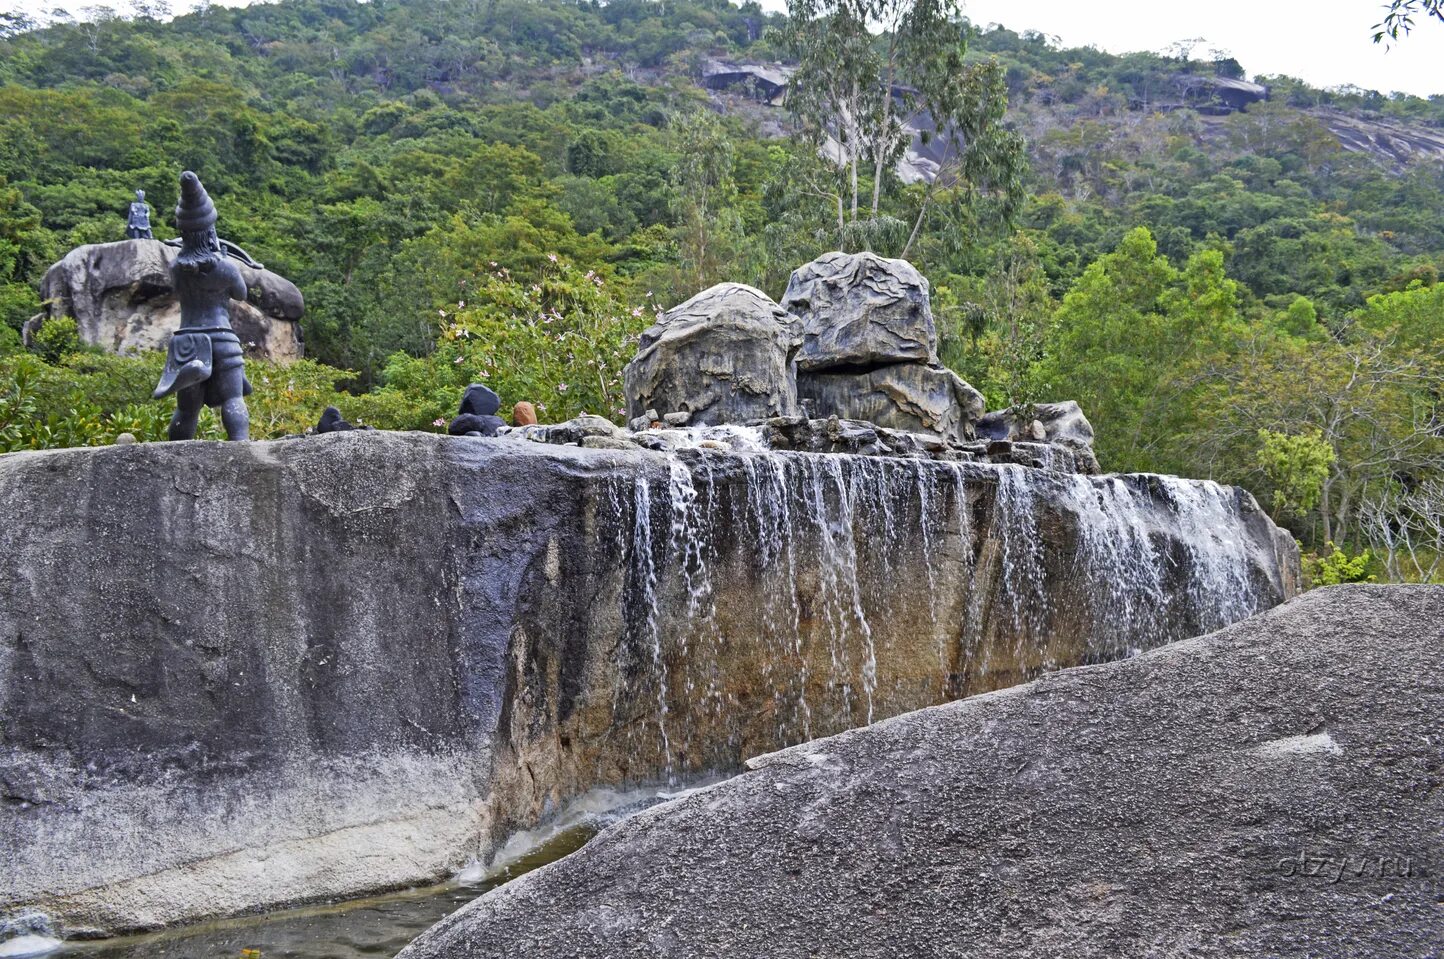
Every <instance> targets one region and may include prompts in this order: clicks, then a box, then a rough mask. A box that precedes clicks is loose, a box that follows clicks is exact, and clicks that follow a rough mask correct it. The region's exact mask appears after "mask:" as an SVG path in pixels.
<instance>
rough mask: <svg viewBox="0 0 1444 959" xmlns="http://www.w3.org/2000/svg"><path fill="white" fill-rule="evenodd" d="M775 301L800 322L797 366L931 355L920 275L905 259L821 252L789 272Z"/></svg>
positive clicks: (929, 314)
mask: <svg viewBox="0 0 1444 959" xmlns="http://www.w3.org/2000/svg"><path fill="white" fill-rule="evenodd" d="M781 305H782V308H783V309H784V310H787V311H788V312H790V313H794V314H796V315H797V316H798V317H799V318H801V320H802V322H803V341H802V351H801V352H800V353H799V354H798V356H797V368H798V369H799V370H801V371H809V370H829V369H837V368H839V367H843V368H846V367H862V368H871V367H877V366H886V365H890V364H894V363H909V362H915V363H936V362H937V359H938V355H937V341H938V334H937V330H936V328H935V327H934V325H933V311H932V307H931V306H930V305H929V302H928V281H927V280H926V279H925V278H924V277H923V275H922V274H921V273H919V272H918V271H917V270H916V269H914V268H913V265H912V264H911V263H909V262H907V261H906V260H888V259H884V258H883V257H880V256H878V255H876V254H875V253H826V254H823V255H822V256H820V257H818V258H817V259H816V260H813V261H812V262H811V263H809V264H807V265H806V266H803V267H800V268H799V269H797V270H794V271H793V273H792V278H791V279H790V280H789V281H788V283H787V292H786V293H784V294H783V295H782V303H781ZM859 418H863V417H859ZM879 425H886V424H879Z"/></svg>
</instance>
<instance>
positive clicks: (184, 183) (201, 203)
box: [175, 170, 216, 233]
mask: <svg viewBox="0 0 1444 959" xmlns="http://www.w3.org/2000/svg"><path fill="white" fill-rule="evenodd" d="M175 225H176V227H177V228H178V229H179V230H180V231H181V232H182V233H198V232H200V231H202V230H207V229H210V228H211V227H213V226H215V225H216V205H215V204H214V203H212V202H211V197H210V194H208V193H206V188H205V187H203V186H201V181H200V177H198V176H196V175H195V174H194V173H192V172H191V171H189V170H187V171H186V172H184V173H182V174H181V179H180V202H179V203H177V204H176V208H175Z"/></svg>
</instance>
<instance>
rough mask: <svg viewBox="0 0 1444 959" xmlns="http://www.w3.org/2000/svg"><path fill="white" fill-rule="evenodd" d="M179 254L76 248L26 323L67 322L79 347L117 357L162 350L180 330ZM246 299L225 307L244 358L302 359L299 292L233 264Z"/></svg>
mask: <svg viewBox="0 0 1444 959" xmlns="http://www.w3.org/2000/svg"><path fill="white" fill-rule="evenodd" d="M177 252H179V251H178V250H177V249H176V248H175V247H172V246H168V245H166V244H165V243H162V242H160V241H159V240H121V241H119V242H116V243H95V244H88V245H86V246H79V247H76V248H75V249H73V250H71V251H70V252H69V253H67V254H66V255H65V256H64V258H62V259H61V260H60V262H58V263H56V264H55V265H53V266H51V267H50V269H49V270H47V271H46V272H45V278H44V279H43V280H42V281H41V283H40V298H41V300H42V301H44V302H45V304H46V310H45V312H44V313H42V314H40V316H38V317H36V318H35V319H33V320H31V321H30V326H31V327H32V328H33V327H34V326H35V325H36V324H38V323H40V322H43V321H44V320H45V319H46V318H58V317H64V316H68V317H72V318H73V319H74V320H75V323H76V326H77V327H78V329H79V332H80V338H81V340H82V341H83V342H85V343H88V344H90V345H92V346H99V347H103V348H104V349H107V350H110V351H112V352H116V353H134V352H138V351H142V350H163V349H165V348H166V345H167V343H168V342H169V339H170V334H171V333H173V332H175V330H176V328H177V327H178V326H179V325H180V303H179V302H177V301H176V298H175V290H174V288H173V287H172V286H171V277H170V266H171V264H172V263H173V262H174V261H175V258H176V254H177ZM236 265H237V266H239V267H240V270H241V276H242V277H244V278H245V281H246V290H247V299H246V302H244V303H241V302H237V301H234V300H233V301H231V326H232V327H233V328H234V329H235V330H236V333H237V334H238V335H239V336H240V338H241V344H242V345H243V347H244V348H245V350H246V355H248V356H251V357H256V358H258V359H267V360H275V361H279V362H286V361H289V360H295V359H299V358H300V357H301V354H302V340H301V327H300V324H299V322H298V321H299V320H300V318H301V315H302V313H303V312H304V309H305V303H304V301H303V299H302V297H301V291H300V290H298V289H296V286H295V284H293V283H292V282H291V281H290V280H287V279H286V278H285V277H282V276H279V275H277V274H275V273H272V272H271V271H270V270H265V269H256V268H254V267H251V266H248V265H246V264H245V263H242V262H240V261H237V264H236Z"/></svg>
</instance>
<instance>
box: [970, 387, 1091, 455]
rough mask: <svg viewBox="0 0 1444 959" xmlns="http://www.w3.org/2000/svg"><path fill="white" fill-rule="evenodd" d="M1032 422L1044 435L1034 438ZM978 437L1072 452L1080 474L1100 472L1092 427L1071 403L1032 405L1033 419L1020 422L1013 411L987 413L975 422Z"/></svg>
mask: <svg viewBox="0 0 1444 959" xmlns="http://www.w3.org/2000/svg"><path fill="white" fill-rule="evenodd" d="M1032 423H1037V424H1038V425H1039V426H1041V427H1042V431H1043V435H1042V436H1034V435H1033V433H1032ZM977 430H978V436H979V437H980V438H986V439H990V440H1017V439H1024V440H1029V439H1032V440H1036V441H1040V442H1045V443H1051V444H1053V445H1055V446H1061V447H1063V448H1065V449H1068V450H1071V451H1073V453H1074V454H1075V456H1076V458H1077V459H1078V462H1079V471H1080V472H1084V473H1097V472H1099V471H1100V470H1099V466H1098V457H1097V456H1096V455H1095V454H1094V452H1093V424H1092V423H1090V422H1088V417H1086V416H1084V415H1083V410H1082V409H1081V408H1080V407H1079V406H1078V404H1077V403H1075V402H1074V401H1073V400H1066V401H1064V402H1062V403H1035V404H1034V405H1033V420H1032V422H1030V423H1024V422H1021V421H1020V419H1019V417H1018V415H1017V413H1016V412H1015V411H1014V410H1011V409H1007V410H1000V411H998V412H996V413H989V414H987V415H986V416H984V417H982V419H980V420H978V426H977Z"/></svg>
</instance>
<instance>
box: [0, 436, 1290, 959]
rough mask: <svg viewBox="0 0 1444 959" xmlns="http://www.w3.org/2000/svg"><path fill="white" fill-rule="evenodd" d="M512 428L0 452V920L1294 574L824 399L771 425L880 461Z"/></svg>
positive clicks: (1192, 616)
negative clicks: (820, 416) (834, 411)
mask: <svg viewBox="0 0 1444 959" xmlns="http://www.w3.org/2000/svg"><path fill="white" fill-rule="evenodd" d="M537 429H542V428H538V427H526V428H522V429H520V430H509V431H508V432H507V433H506V434H505V435H503V436H500V437H497V438H482V437H451V436H440V435H434V434H420V433H386V432H380V431H362V430H355V431H342V432H334V433H327V434H324V435H317V436H307V437H303V438H296V439H291V440H282V441H276V442H262V443H204V442H192V443H164V444H134V445H129V446H116V447H107V448H96V449H72V450H54V451H46V452H26V453H12V454H7V455H5V456H0V516H3V517H4V522H0V913H4V912H7V911H18V910H20V909H23V908H26V907H33V908H36V909H39V910H42V911H44V912H46V913H48V914H49V915H50V916H51V917H52V918H53V919H55V920H56V921H57V923H58V924H60V925H62V926H63V927H65V928H66V929H67V930H69V931H71V932H76V931H84V930H87V929H89V930H94V931H110V932H114V931H120V930H126V929H135V928H144V927H154V926H159V925H164V924H170V923H176V922H180V921H185V920H193V919H198V918H203V917H207V916H215V915H225V914H232V913H238V912H244V911H248V910H254V909H257V908H263V907H267V906H277V905H282V904H287V903H292V902H297V901H302V900H312V899H321V898H332V897H342V896H346V895H354V894H359V893H364V892H367V891H371V890H377V889H385V888H395V887H398V886H402V885H407V884H418V883H424V882H428V881H432V880H436V879H439V878H442V877H444V876H446V875H448V874H450V873H451V872H452V871H453V870H455V869H456V868H458V867H459V866H461V865H462V864H463V863H464V862H466V861H467V860H468V859H470V858H472V857H478V858H484V857H485V856H486V855H488V853H489V851H490V850H491V849H492V848H493V843H494V842H495V841H496V840H497V839H499V838H500V837H503V836H505V835H506V834H507V833H508V832H509V831H510V830H511V829H514V828H522V827H528V826H531V825H534V824H536V822H537V821H538V820H539V819H540V818H541V817H543V816H544V815H545V814H546V813H547V811H548V810H551V809H555V808H557V805H558V804H559V803H560V802H562V801H564V800H565V799H567V798H568V797H570V796H573V795H576V794H578V793H580V792H582V791H584V790H586V789H588V788H590V787H593V786H596V785H604V784H622V783H629V782H631V783H635V782H642V781H658V780H661V781H665V780H666V779H667V777H669V776H682V775H690V774H692V773H696V772H699V771H703V770H726V769H735V768H737V767H738V766H739V765H740V764H741V762H742V761H743V760H745V759H747V758H748V757H751V756H755V755H758V754H761V753H765V752H769V751H772V750H775V749H778V748H780V747H784V746H787V745H790V744H793V743H798V742H802V741H805V740H807V739H810V738H813V737H815V736H819V735H826V734H829V733H834V732H839V731H841V730H844V729H847V728H850V727H853V726H857V725H860V724H862V723H866V722H869V721H871V720H877V719H882V718H885V717H888V716H893V715H896V714H898V713H902V712H905V711H907V710H910V709H916V708H918V707H920V706H926V705H931V704H935V703H939V702H944V701H946V700H948V699H950V698H954V697H957V696H959V695H965V694H968V693H974V692H980V691H984V690H989V689H995V688H999V687H1003V686H1008V685H1011V684H1013V683H1017V682H1020V681H1024V680H1027V679H1030V678H1032V677H1034V676H1036V675H1038V674H1039V672H1041V671H1044V670H1048V669H1052V668H1055V667H1058V666H1065V665H1071V664H1075V663H1080V662H1090V661H1098V660H1107V659H1113V658H1117V657H1119V656H1125V655H1128V654H1129V653H1130V652H1132V651H1134V650H1136V649H1140V648H1148V647H1151V646H1153V645H1156V644H1158V643H1161V642H1164V641H1166V640H1169V639H1173V638H1178V637H1181V636H1188V635H1193V634H1196V633H1198V632H1202V631H1205V630H1208V629H1211V628H1215V627H1217V626H1219V625H1222V624H1223V623H1227V622H1232V621H1235V620H1237V619H1239V618H1241V617H1244V616H1247V615H1249V614H1251V613H1253V612H1256V611H1258V610H1261V609H1265V608H1268V607H1270V606H1272V605H1274V604H1276V603H1278V602H1280V601H1282V600H1283V599H1285V598H1287V597H1288V596H1289V595H1291V594H1292V593H1293V592H1294V591H1295V590H1296V589H1297V575H1298V556H1297V553H1296V551H1295V549H1294V546H1293V542H1292V540H1291V539H1290V538H1289V537H1288V536H1287V535H1286V534H1284V533H1282V532H1281V531H1279V530H1278V529H1276V528H1275V527H1274V526H1273V524H1272V523H1270V522H1269V520H1268V518H1267V516H1266V515H1265V514H1264V513H1263V512H1262V511H1261V510H1259V508H1258V506H1257V504H1255V503H1254V501H1253V499H1252V498H1251V497H1249V496H1248V495H1247V494H1246V493H1243V492H1241V491H1238V490H1233V489H1227V488H1224V487H1220V486H1217V485H1215V484H1211V483H1195V482H1191V481H1186V480H1177V479H1172V478H1169V477H1158V476H1123V477H1087V476H1080V475H1076V474H1069V473H1062V472H1057V471H1052V470H1042V469H1025V468H1022V467H1021V466H1018V465H998V464H997V463H986V462H982V461H977V462H969V461H962V460H956V459H955V460H947V461H937V460H933V459H930V458H925V457H924V456H923V455H922V454H924V453H928V452H929V451H928V450H926V448H925V447H923V446H922V444H923V443H929V442H930V443H932V444H933V445H934V446H935V447H937V453H936V455H942V454H943V453H946V452H948V451H949V450H948V448H946V447H945V446H944V445H943V444H941V442H940V441H938V440H937V439H936V438H934V439H931V440H929V439H926V438H924V439H921V440H919V439H916V438H914V437H912V436H910V435H907V434H887V433H879V432H878V431H876V430H875V429H874V428H872V427H866V426H864V425H848V424H844V423H843V422H842V421H811V422H809V421H804V420H780V421H775V423H774V425H771V426H768V427H766V429H768V430H775V431H776V432H777V433H778V434H779V439H778V443H779V444H781V443H784V442H785V443H792V444H795V446H796V447H797V448H808V447H810V445H812V444H819V445H821V444H832V448H833V449H837V450H846V449H848V448H849V444H853V443H856V444H860V445H859V446H857V447H853V448H869V447H870V446H874V445H876V446H881V445H882V444H883V443H884V442H886V443H890V444H894V445H895V446H896V448H897V451H898V454H899V455H895V456H890V457H883V456H857V455H823V456H819V455H812V454H809V453H794V452H773V451H769V450H767V449H766V448H765V447H763V446H761V445H760V444H759V445H749V444H748V443H747V442H745V441H744V440H745V439H746V437H745V435H744V431H740V430H737V429H736V428H728V427H714V428H710V429H709V430H702V431H697V432H695V433H693V434H691V437H692V439H691V442H690V443H688V442H687V441H686V438H687V436H688V434H687V433H686V431H670V432H672V433H673V434H675V435H674V439H675V445H674V446H673V447H672V448H670V449H661V450H656V451H654V450H647V449H641V448H639V447H638V446H637V445H636V443H634V442H633V441H632V440H631V439H628V438H626V437H624V436H623V435H622V433H623V431H619V430H618V429H617V428H616V427H615V426H613V425H612V424H611V423H609V422H608V421H606V420H605V419H602V418H600V417H589V418H583V419H579V420H578V421H575V422H573V423H572V424H569V426H568V429H569V430H570V434H569V438H568V441H569V442H573V443H577V444H580V445H579V446H559V445H554V444H553V443H542V442H528V441H527V438H528V437H531V436H532V435H533V433H532V431H533V430H537ZM545 429H548V430H554V431H557V432H556V434H555V435H553V436H551V437H550V438H551V439H552V440H555V441H561V440H562V436H561V434H560V430H559V428H558V427H548V428H545ZM664 432H669V431H651V430H649V431H647V434H659V435H660V434H661V433H664ZM728 434H732V435H733V436H734V437H735V438H736V439H737V441H738V442H737V445H735V446H734V445H729V444H728V443H725V442H721V441H719V440H717V439H713V438H712V437H713V436H726V435H728ZM640 435H646V434H640ZM754 442H755V441H754ZM913 443H916V444H918V446H916V447H915V448H911V449H908V448H906V447H908V445H909V444H913ZM1024 445H1025V444H1021V443H1020V444H1012V445H1011V447H1010V449H1011V450H1013V451H1014V453H1016V452H1017V451H1018V450H1019V449H1020V448H1021V447H1023V446H1024Z"/></svg>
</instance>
